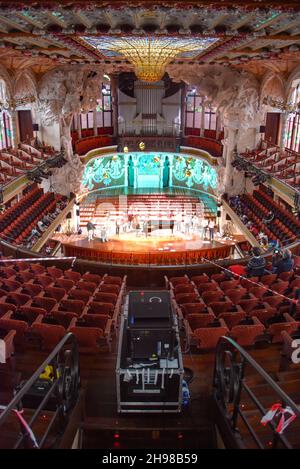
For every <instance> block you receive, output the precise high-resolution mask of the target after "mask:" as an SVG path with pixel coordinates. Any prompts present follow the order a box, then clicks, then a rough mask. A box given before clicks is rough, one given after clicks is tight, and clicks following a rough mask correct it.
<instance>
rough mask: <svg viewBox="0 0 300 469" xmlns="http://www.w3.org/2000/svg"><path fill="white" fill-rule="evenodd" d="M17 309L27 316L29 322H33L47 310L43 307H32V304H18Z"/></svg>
mask: <svg viewBox="0 0 300 469" xmlns="http://www.w3.org/2000/svg"><path fill="white" fill-rule="evenodd" d="M18 311H20V312H21V313H23V314H25V315H26V316H27V317H28V321H29V322H30V323H32V322H34V321H35V320H36V318H38V317H39V316H41V315H42V316H45V315H46V314H47V311H46V310H45V309H43V308H34V307H32V306H20V307H19V308H18Z"/></svg>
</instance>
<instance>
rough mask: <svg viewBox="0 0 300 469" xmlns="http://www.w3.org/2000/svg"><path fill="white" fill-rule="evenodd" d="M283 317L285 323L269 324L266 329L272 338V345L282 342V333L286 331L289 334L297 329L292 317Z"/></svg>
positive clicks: (286, 314) (285, 314)
mask: <svg viewBox="0 0 300 469" xmlns="http://www.w3.org/2000/svg"><path fill="white" fill-rule="evenodd" d="M283 316H284V318H285V322H276V323H273V324H270V325H269V327H268V332H269V334H271V336H272V343H281V342H282V335H281V332H282V331H286V332H288V334H291V333H292V332H293V331H295V330H296V329H297V328H298V324H299V322H298V321H295V320H294V319H293V318H292V316H290V315H289V314H288V313H284V314H283Z"/></svg>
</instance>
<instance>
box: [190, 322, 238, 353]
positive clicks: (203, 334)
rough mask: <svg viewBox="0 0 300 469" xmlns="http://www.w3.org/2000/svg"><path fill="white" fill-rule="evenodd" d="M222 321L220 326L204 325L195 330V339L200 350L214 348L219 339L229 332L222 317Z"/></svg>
mask: <svg viewBox="0 0 300 469" xmlns="http://www.w3.org/2000/svg"><path fill="white" fill-rule="evenodd" d="M220 323H221V326H220V327H203V328H199V329H196V330H195V331H194V332H193V340H194V341H195V342H196V346H197V348H198V349H199V350H214V349H215V348H216V345H217V343H218V342H219V339H220V338H221V337H222V336H225V335H227V334H228V333H229V330H228V328H227V326H226V324H225V322H224V321H223V319H220Z"/></svg>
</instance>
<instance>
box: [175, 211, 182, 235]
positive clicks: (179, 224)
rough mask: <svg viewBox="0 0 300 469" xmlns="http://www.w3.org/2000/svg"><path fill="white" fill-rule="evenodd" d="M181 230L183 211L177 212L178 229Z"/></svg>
mask: <svg viewBox="0 0 300 469" xmlns="http://www.w3.org/2000/svg"><path fill="white" fill-rule="evenodd" d="M180 230H181V212H177V214H176V231H180Z"/></svg>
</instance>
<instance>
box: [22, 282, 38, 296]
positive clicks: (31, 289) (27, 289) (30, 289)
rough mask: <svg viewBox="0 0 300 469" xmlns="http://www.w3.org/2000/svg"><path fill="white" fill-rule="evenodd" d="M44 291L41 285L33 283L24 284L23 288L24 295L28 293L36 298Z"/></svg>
mask: <svg viewBox="0 0 300 469" xmlns="http://www.w3.org/2000/svg"><path fill="white" fill-rule="evenodd" d="M42 290H43V287H41V285H34V284H33V283H24V284H23V288H22V293H26V294H27V295H30V296H36V295H38V294H39V293H41V291H42Z"/></svg>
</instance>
